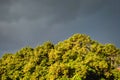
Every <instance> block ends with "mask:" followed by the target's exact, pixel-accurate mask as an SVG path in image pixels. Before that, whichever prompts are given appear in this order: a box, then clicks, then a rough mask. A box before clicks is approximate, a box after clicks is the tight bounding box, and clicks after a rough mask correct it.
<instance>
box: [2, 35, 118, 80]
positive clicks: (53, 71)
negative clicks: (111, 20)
mask: <svg viewBox="0 0 120 80" xmlns="http://www.w3.org/2000/svg"><path fill="white" fill-rule="evenodd" d="M119 66H120V49H119V48H117V47H116V46H115V45H113V44H111V43H108V44H101V43H99V42H97V41H95V40H92V39H91V38H90V37H89V36H88V35H85V34H79V33H77V34H74V35H72V36H71V37H69V38H68V39H66V40H64V41H60V42H58V43H57V44H53V43H52V42H50V41H47V42H45V43H43V44H42V45H39V46H37V47H35V48H32V47H30V46H27V47H24V48H22V49H20V50H19V51H17V52H16V53H14V54H12V53H6V54H4V55H3V56H2V57H1V58H0V80H120V67H119Z"/></svg>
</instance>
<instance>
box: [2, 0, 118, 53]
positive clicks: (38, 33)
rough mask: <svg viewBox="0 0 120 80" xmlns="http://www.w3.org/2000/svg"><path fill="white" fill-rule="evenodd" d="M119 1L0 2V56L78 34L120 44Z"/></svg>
mask: <svg viewBox="0 0 120 80" xmlns="http://www.w3.org/2000/svg"><path fill="white" fill-rule="evenodd" d="M119 2H120V1H119V0H115V1H114V2H113V1H112V0H7V1H6V0H0V51H1V52H0V54H3V53H5V52H14V51H17V50H19V48H21V47H23V46H26V45H31V46H36V45H38V44H41V43H42V42H44V41H47V40H51V41H53V42H57V41H59V40H63V39H65V38H66V37H69V36H71V34H73V33H78V32H79V33H85V34H88V35H90V36H92V37H93V38H94V39H98V40H99V41H101V42H103V43H104V42H108V41H109V42H113V43H116V44H118V43H120V42H119V40H120V38H118V36H117V34H118V32H119V29H118V28H119V27H118V26H120V23H119V21H120V16H119V14H120V11H119V7H120V6H119V4H118V3H119ZM119 33H120V32H119ZM115 40H118V41H115ZM118 46H119V45H118Z"/></svg>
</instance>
